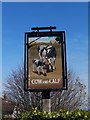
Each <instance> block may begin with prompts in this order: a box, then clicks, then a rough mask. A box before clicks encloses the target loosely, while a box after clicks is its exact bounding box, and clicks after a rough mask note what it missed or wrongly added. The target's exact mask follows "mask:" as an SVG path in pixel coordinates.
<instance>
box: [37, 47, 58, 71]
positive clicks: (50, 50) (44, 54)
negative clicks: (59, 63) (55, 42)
mask: <svg viewBox="0 0 90 120" xmlns="http://www.w3.org/2000/svg"><path fill="white" fill-rule="evenodd" d="M38 53H39V57H40V59H41V60H42V61H45V59H47V61H48V64H49V69H50V70H51V71H53V70H55V69H56V68H55V61H56V55H57V53H56V49H55V47H54V46H51V45H40V46H39V47H38Z"/></svg>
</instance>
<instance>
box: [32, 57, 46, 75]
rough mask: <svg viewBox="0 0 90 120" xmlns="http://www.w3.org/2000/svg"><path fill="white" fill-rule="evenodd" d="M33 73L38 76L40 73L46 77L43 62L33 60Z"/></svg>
mask: <svg viewBox="0 0 90 120" xmlns="http://www.w3.org/2000/svg"><path fill="white" fill-rule="evenodd" d="M33 72H36V73H37V74H38V75H40V74H41V73H42V74H43V75H44V76H46V71H45V62H44V61H41V60H39V59H34V60H33Z"/></svg>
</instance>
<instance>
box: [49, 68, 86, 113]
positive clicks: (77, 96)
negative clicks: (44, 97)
mask: <svg viewBox="0 0 90 120" xmlns="http://www.w3.org/2000/svg"><path fill="white" fill-rule="evenodd" d="M51 97H52V111H55V110H58V109H60V108H61V109H67V110H76V109H78V108H85V106H86V105H87V93H86V86H85V85H83V84H81V83H80V78H79V77H75V75H74V73H72V72H71V71H70V70H69V71H68V90H63V91H60V92H57V93H56V92H52V93H51Z"/></svg>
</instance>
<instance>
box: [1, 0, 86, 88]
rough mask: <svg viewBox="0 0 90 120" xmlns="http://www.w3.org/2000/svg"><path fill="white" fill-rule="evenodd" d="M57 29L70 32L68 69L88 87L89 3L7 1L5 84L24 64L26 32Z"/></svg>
mask: <svg viewBox="0 0 90 120" xmlns="http://www.w3.org/2000/svg"><path fill="white" fill-rule="evenodd" d="M37 26H40V27H42V26H56V28H57V30H59V31H62V30H64V31H65V32H66V47H67V66H68V69H71V70H72V71H73V72H74V73H75V74H76V76H79V77H80V79H81V82H82V83H83V84H85V85H86V86H87V85H88V3H87V2H81V3H79V2H75V3H74V2H59V3H57V2H56V3H55V2H48V3H47V2H46V3H44V2H42V3H40V2H15V3H14V2H13V3H10V2H6V3H5V2H3V3H2V73H3V74H2V83H6V78H7V76H8V75H9V74H10V72H11V70H12V69H16V68H17V67H18V65H20V64H23V61H24V33H25V32H27V31H31V28H32V27H37Z"/></svg>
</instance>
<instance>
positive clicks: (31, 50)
mask: <svg viewBox="0 0 90 120" xmlns="http://www.w3.org/2000/svg"><path fill="white" fill-rule="evenodd" d="M53 29H56V27H52V26H50V27H35V28H32V30H34V31H32V32H25V52H24V78H25V80H24V89H25V90H27V91H31V92H36V91H39V92H42V100H43V110H45V111H48V112H50V111H51V99H50V91H57V90H66V89H67V64H66V42H65V31H53ZM42 30H44V32H42ZM45 30H48V31H45ZM45 104H46V105H45Z"/></svg>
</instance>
